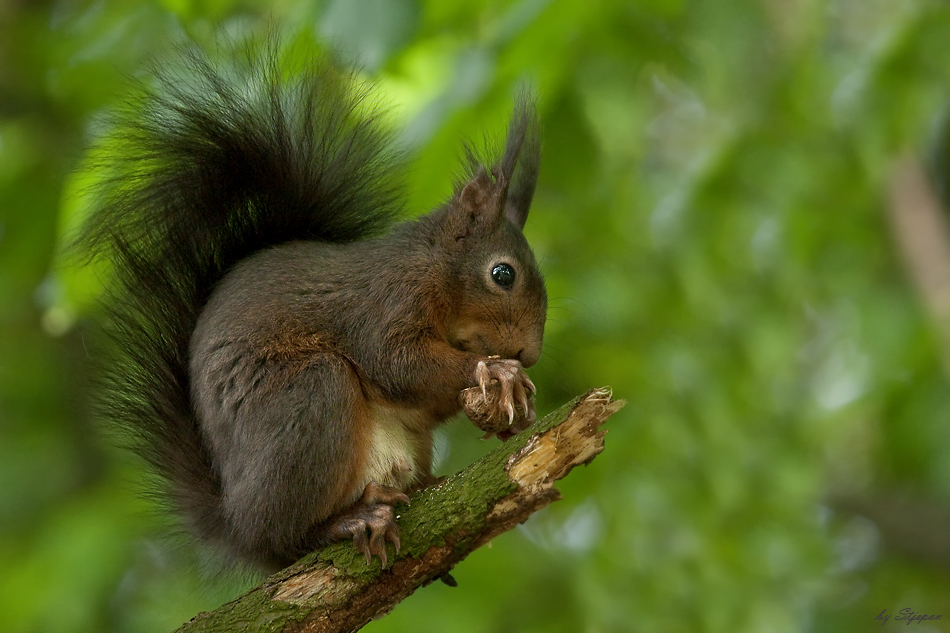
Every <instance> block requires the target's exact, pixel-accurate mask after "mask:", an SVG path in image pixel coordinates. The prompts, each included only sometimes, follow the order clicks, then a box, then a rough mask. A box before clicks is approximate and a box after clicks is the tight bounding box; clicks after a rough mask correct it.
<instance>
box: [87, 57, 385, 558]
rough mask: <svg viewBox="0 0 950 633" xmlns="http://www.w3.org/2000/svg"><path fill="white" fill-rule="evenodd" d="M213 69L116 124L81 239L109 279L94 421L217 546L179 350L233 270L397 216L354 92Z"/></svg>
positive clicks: (365, 230)
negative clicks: (121, 438)
mask: <svg viewBox="0 0 950 633" xmlns="http://www.w3.org/2000/svg"><path fill="white" fill-rule="evenodd" d="M268 51H269V52H267V53H265V54H263V55H261V56H258V57H255V56H254V55H253V54H249V53H247V52H246V51H245V52H244V53H242V54H241V55H238V56H237V58H239V59H242V60H245V61H243V62H240V63H234V62H231V63H229V64H228V65H227V67H226V68H224V69H219V68H217V67H216V66H215V65H214V64H212V63H211V62H209V61H208V59H207V58H206V57H205V56H204V55H203V54H202V53H200V52H198V51H197V50H195V49H188V50H186V51H184V52H183V54H182V56H181V59H182V62H181V63H180V64H178V65H176V66H174V67H172V68H171V69H164V70H162V71H160V72H159V73H158V77H157V83H156V87H155V88H150V89H147V90H144V91H143V92H144V94H143V95H142V96H141V97H140V98H138V99H137V100H135V101H134V102H133V103H131V104H130V105H129V106H128V107H127V108H126V109H125V110H124V111H123V112H122V114H121V115H120V117H119V119H118V121H117V122H116V126H115V128H114V133H113V134H112V135H111V136H110V137H109V139H108V140H107V141H106V142H105V144H104V147H103V148H102V149H104V150H105V152H104V153H105V154H106V155H107V156H106V158H104V159H100V160H99V161H98V164H96V165H95V166H94V169H96V170H99V171H98V172H97V173H99V174H104V176H103V179H102V181H103V183H104V184H103V185H102V187H101V189H99V190H98V197H97V202H96V206H97V208H96V211H95V213H94V214H93V216H92V217H91V218H90V220H89V221H88V223H87V225H86V227H85V231H84V233H83V234H82V236H81V237H80V240H79V245H80V247H82V248H83V249H84V250H85V251H86V252H87V253H89V254H90V256H98V255H104V256H106V257H108V258H109V259H111V261H112V262H113V265H114V284H113V287H112V288H111V290H110V292H109V294H108V295H107V301H106V305H107V309H108V317H109V318H108V321H107V322H108V333H109V337H110V339H111V340H112V342H113V343H114V349H115V352H116V356H115V357H114V358H109V360H108V362H107V371H106V377H105V379H106V386H105V390H104V392H105V398H104V400H103V406H104V408H105V413H106V414H107V415H108V416H109V417H110V418H113V419H114V420H116V422H117V423H118V425H119V427H120V429H121V430H122V431H125V432H126V434H127V435H129V436H130V437H131V438H132V440H133V445H134V447H135V449H136V450H137V451H138V452H139V453H140V454H141V455H142V456H143V457H144V458H145V459H146V460H148V461H149V462H150V463H151V464H152V466H154V468H155V469H156V471H157V473H158V474H159V475H161V476H162V478H163V479H164V480H165V482H166V483H167V485H168V491H167V492H168V493H169V495H170V499H171V500H172V501H173V503H174V504H175V506H177V509H178V510H179V511H181V512H182V514H183V515H184V518H185V519H186V521H187V523H188V524H190V525H189V527H191V528H192V529H193V530H195V531H196V532H198V535H199V536H202V537H204V538H207V539H212V540H215V539H217V538H218V537H220V530H221V529H223V526H222V522H221V520H220V518H219V516H218V506H219V497H220V481H219V478H218V476H217V473H216V471H215V466H214V464H213V463H212V460H211V458H210V455H209V453H208V451H207V449H206V447H205V445H204V442H203V440H202V436H201V432H200V430H199V427H198V424H197V422H196V420H195V416H194V414H193V410H192V404H191V397H190V389H189V380H188V345H189V339H190V337H191V334H192V331H193V330H194V327H195V323H196V320H197V317H198V314H199V311H200V310H201V308H202V306H203V305H204V303H205V301H206V300H207V298H208V296H209V293H210V292H211V290H212V288H213V287H214V285H215V283H216V282H217V281H218V280H219V279H220V278H221V277H222V275H223V274H224V273H225V272H226V271H227V270H228V269H229V268H230V267H231V266H232V265H234V264H235V263H236V262H237V261H239V260H241V259H243V258H245V257H247V256H248V255H250V254H251V253H253V252H254V251H257V250H259V249H261V248H265V247H267V246H272V245H276V244H280V243H282V242H287V241H290V240H325V241H330V242H347V241H352V240H356V239H360V238H363V237H366V236H369V235H372V234H375V233H378V232H380V231H382V230H383V229H385V228H386V227H387V226H388V225H389V224H391V222H392V221H393V220H394V218H395V217H396V216H397V215H398V214H399V212H400V209H399V205H398V203H397V198H398V196H397V186H396V185H395V183H396V182H397V179H398V173H397V171H398V170H397V169H396V168H395V167H394V165H395V163H396V161H394V157H393V156H392V154H391V152H390V151H389V150H388V147H389V146H390V145H389V138H388V136H387V134H385V133H384V132H383V131H382V126H381V125H380V124H379V119H378V116H377V115H374V114H373V113H372V112H370V111H368V110H367V107H366V106H365V96H366V93H365V90H363V89H360V88H358V87H355V83H354V81H353V79H352V77H351V76H348V75H345V74H341V73H339V72H337V71H335V70H334V69H332V68H331V66H330V65H329V64H327V63H325V62H319V63H317V64H316V65H314V66H312V67H310V68H306V69H303V70H302V71H301V72H299V73H297V74H296V75H294V76H288V73H287V70H286V68H283V67H282V65H281V64H280V63H279V55H278V54H277V53H276V52H275V47H270V48H269V49H268Z"/></svg>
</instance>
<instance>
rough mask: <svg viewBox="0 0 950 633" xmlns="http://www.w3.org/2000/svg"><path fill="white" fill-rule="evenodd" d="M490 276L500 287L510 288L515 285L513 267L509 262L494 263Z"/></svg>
mask: <svg viewBox="0 0 950 633" xmlns="http://www.w3.org/2000/svg"><path fill="white" fill-rule="evenodd" d="M491 278H492V280H494V282H495V283H496V284H498V285H499V286H501V287H502V288H511V287H512V286H513V285H515V269H514V268H512V267H511V265H510V264H495V266H494V268H492V269H491Z"/></svg>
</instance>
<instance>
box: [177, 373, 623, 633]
mask: <svg viewBox="0 0 950 633" xmlns="http://www.w3.org/2000/svg"><path fill="white" fill-rule="evenodd" d="M623 405H624V401H622V400H613V399H612V398H611V392H610V389H609V388H601V389H594V390H592V391H590V392H588V393H587V394H585V395H583V396H580V397H578V398H576V399H574V400H573V401H571V402H568V403H567V404H565V405H564V406H562V407H561V408H560V409H558V410H557V411H554V412H553V413H551V414H550V415H548V416H547V417H545V418H544V419H542V420H539V421H538V422H536V423H535V424H534V425H532V426H531V427H530V428H529V429H527V430H526V431H524V432H522V433H520V434H519V435H517V436H515V437H514V438H512V439H511V440H509V441H508V442H506V443H504V444H501V445H500V446H499V447H498V448H496V449H495V450H494V451H492V452H491V453H489V454H488V455H486V456H485V457H484V458H482V459H480V460H479V461H477V462H475V463H474V464H472V465H471V466H469V467H468V468H466V469H464V470H462V471H460V472H459V473H456V474H455V475H453V476H451V477H449V478H447V479H446V480H444V481H443V482H441V483H440V484H438V485H437V486H434V487H431V488H426V489H424V490H420V491H419V492H417V493H415V494H414V495H412V497H411V499H412V503H411V505H410V506H409V507H408V508H406V509H405V510H404V511H401V514H400V516H399V517H398V520H399V525H400V528H401V530H402V548H401V550H400V551H399V553H398V554H397V553H395V552H394V551H393V547H392V545H390V546H389V563H388V565H387V568H386V569H382V568H381V565H380V561H379V559H378V558H376V557H374V558H373V561H372V563H371V564H370V565H367V564H366V560H365V559H364V558H363V556H362V555H361V554H359V553H357V551H356V549H355V548H354V547H353V545H352V543H336V544H334V545H331V546H330V547H327V548H325V549H323V550H320V551H317V552H314V553H312V554H310V555H308V556H306V557H304V558H303V559H301V560H300V561H299V562H297V563H296V564H294V565H292V566H290V567H288V568H287V569H284V570H282V571H280V572H278V573H277V574H275V575H273V576H271V577H270V578H268V579H267V580H265V581H264V583H263V584H261V585H259V586H258V587H256V588H254V589H252V590H251V591H249V592H248V593H246V594H244V595H243V596H241V597H240V598H238V599H236V600H234V601H232V602H229V603H227V604H225V605H223V606H221V607H220V608H218V609H216V610H214V611H212V612H208V613H201V614H199V615H198V616H197V617H195V618H194V619H192V620H191V621H190V622H188V623H186V624H185V625H183V626H182V627H181V628H179V629H178V632H179V633H186V632H188V633H192V632H196V631H202V632H208V633H210V632H214V631H221V632H224V631H227V632H229V633H234V632H238V631H249V632H250V631H254V632H255V633H259V632H260V633H263V632H269V631H274V632H276V631H281V632H285V633H290V632H295V633H296V632H304V631H307V632H318V631H320V632H329V631H334V632H342V631H356V630H358V629H360V628H362V627H363V626H364V625H365V624H366V623H367V622H369V621H370V620H371V619H373V618H375V617H379V616H381V615H384V614H386V613H388V612H389V611H390V610H392V608H393V607H394V606H396V604H398V603H399V602H400V601H401V600H403V599H405V598H406V597H408V596H409V595H410V594H411V593H412V592H413V591H415V590H416V589H418V588H419V587H421V586H423V585H426V584H428V583H430V582H432V581H433V580H436V579H438V578H440V577H442V576H443V575H444V574H446V573H448V572H449V571H450V570H451V569H452V568H453V567H454V566H455V565H456V564H457V563H458V562H459V561H461V560H462V559H464V558H465V557H466V556H468V555H469V554H470V553H471V552H473V551H474V550H476V549H478V548H479V547H481V546H482V545H484V544H486V543H488V542H489V541H490V540H491V539H493V538H495V537H496V536H498V535H499V534H501V533H502V532H505V531H507V530H510V529H512V528H513V527H515V526H516V525H518V524H519V523H522V522H524V521H525V520H526V519H527V518H528V517H529V516H530V515H531V514H533V513H534V512H537V511H538V510H540V509H541V508H543V507H545V506H546V505H548V504H549V503H551V502H552V501H556V500H558V499H560V493H559V492H558V491H557V490H556V489H555V488H554V482H555V481H557V480H558V479H561V478H562V477H564V476H566V475H567V474H568V473H569V472H570V471H571V470H572V469H573V468H574V466H577V465H578V464H587V463H589V462H590V461H591V460H592V459H593V458H594V457H596V456H597V454H598V453H600V452H601V451H602V450H603V447H604V435H605V434H606V431H604V430H601V429H600V428H599V427H600V425H601V424H603V422H604V421H605V420H606V419H607V418H608V417H609V416H610V415H612V414H613V413H614V412H616V411H617V410H619V409H620V408H621V407H622V406H623Z"/></svg>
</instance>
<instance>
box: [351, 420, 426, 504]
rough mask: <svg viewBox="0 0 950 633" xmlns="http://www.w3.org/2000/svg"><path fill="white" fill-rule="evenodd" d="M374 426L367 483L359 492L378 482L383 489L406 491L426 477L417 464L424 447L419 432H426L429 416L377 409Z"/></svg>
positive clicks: (367, 463)
mask: <svg viewBox="0 0 950 633" xmlns="http://www.w3.org/2000/svg"><path fill="white" fill-rule="evenodd" d="M371 419H372V421H373V422H372V424H373V430H372V435H371V439H370V446H369V450H368V451H367V462H366V469H365V471H364V481H363V482H362V484H361V485H360V487H359V489H360V490H361V491H362V489H363V488H364V487H365V486H366V484H368V483H370V482H372V481H375V482H376V483H378V484H382V485H384V486H392V487H393V488H397V489H399V490H407V489H408V488H409V487H410V486H411V485H412V484H414V483H415V482H417V481H418V480H419V478H420V476H424V475H426V474H427V473H422V472H421V471H420V465H419V464H418V463H416V461H417V459H418V456H419V452H420V450H421V449H423V448H424V446H422V444H423V442H422V441H421V438H420V434H419V431H417V430H416V429H419V430H422V429H425V428H426V426H427V425H426V422H425V419H426V416H425V414H424V413H423V412H421V411H417V410H414V409H404V408H399V407H386V406H384V405H374V406H373V409H372V412H371Z"/></svg>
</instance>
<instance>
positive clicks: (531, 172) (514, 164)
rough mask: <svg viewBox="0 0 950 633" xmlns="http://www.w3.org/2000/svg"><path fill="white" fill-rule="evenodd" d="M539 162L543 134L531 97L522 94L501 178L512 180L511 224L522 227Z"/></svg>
mask: <svg viewBox="0 0 950 633" xmlns="http://www.w3.org/2000/svg"><path fill="white" fill-rule="evenodd" d="M540 163H541V134H540V125H539V123H538V116H537V113H536V112H535V108H534V104H533V103H532V102H531V101H530V99H529V98H528V96H527V95H522V96H521V98H519V100H518V103H517V105H516V106H515V114H514V116H513V117H512V119H511V125H509V127H508V138H507V140H506V142H505V154H504V157H503V158H502V163H501V168H502V178H504V180H505V182H506V183H509V187H508V196H507V201H506V204H505V216H506V217H507V218H508V219H509V220H511V222H512V224H514V225H515V226H517V227H519V228H522V229H523V228H524V225H525V222H526V221H527V219H528V210H529V209H530V208H531V200H532V198H534V189H535V186H536V185H537V183H538V168H539V166H540Z"/></svg>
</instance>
